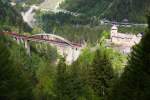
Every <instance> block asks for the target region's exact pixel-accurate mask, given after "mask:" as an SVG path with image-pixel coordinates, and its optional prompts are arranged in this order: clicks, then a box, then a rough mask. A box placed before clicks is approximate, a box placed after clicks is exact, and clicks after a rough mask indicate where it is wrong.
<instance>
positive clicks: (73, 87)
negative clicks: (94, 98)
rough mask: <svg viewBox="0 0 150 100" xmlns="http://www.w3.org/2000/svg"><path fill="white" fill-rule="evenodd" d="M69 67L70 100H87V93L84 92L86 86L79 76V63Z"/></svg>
mask: <svg viewBox="0 0 150 100" xmlns="http://www.w3.org/2000/svg"><path fill="white" fill-rule="evenodd" d="M69 67H71V68H70V75H69V82H68V86H69V91H70V94H69V97H70V99H71V100H78V99H79V98H87V97H86V94H87V93H88V91H86V84H85V82H84V81H83V79H81V76H80V71H79V70H80V68H79V61H76V62H74V63H73V64H72V65H71V66H69Z"/></svg>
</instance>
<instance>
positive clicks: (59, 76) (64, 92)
mask: <svg viewBox="0 0 150 100" xmlns="http://www.w3.org/2000/svg"><path fill="white" fill-rule="evenodd" d="M66 67H67V65H66V64H65V59H64V58H61V59H60V61H59V64H58V65H57V70H56V71H57V72H56V81H55V93H56V100H69V97H68V94H69V91H68V72H67V69H66Z"/></svg>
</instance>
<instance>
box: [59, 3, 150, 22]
mask: <svg viewBox="0 0 150 100" xmlns="http://www.w3.org/2000/svg"><path fill="white" fill-rule="evenodd" d="M149 6H150V3H149V0H142V1H141V0H124V1H122V0H65V2H64V3H62V4H61V7H62V8H64V9H67V10H69V11H73V12H77V13H81V14H85V15H88V16H97V17H101V18H107V19H110V20H116V21H122V20H123V19H125V18H127V19H129V21H130V22H146V18H145V11H147V10H149V9H150V8H149Z"/></svg>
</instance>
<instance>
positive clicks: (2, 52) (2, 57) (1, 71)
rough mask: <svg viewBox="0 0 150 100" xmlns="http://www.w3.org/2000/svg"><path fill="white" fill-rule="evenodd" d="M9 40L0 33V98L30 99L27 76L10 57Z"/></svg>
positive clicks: (8, 99)
mask: <svg viewBox="0 0 150 100" xmlns="http://www.w3.org/2000/svg"><path fill="white" fill-rule="evenodd" d="M10 44H11V43H10V42H8V41H6V38H5V37H4V36H2V35H0V98H1V99H2V100H31V99H32V93H31V87H30V83H29V81H28V78H26V77H25V75H24V74H23V71H22V70H21V69H20V67H21V66H16V64H15V62H13V60H12V59H10V55H11V54H10V51H9V46H10Z"/></svg>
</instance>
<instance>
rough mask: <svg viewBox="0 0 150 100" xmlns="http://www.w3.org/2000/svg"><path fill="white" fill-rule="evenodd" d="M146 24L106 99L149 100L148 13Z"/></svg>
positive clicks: (149, 18)
mask: <svg viewBox="0 0 150 100" xmlns="http://www.w3.org/2000/svg"><path fill="white" fill-rule="evenodd" d="M148 24H149V26H148V29H147V31H146V33H145V34H144V35H143V38H142V40H141V42H140V43H139V44H138V45H136V46H134V47H133V51H132V53H131V56H130V58H129V61H128V65H127V66H126V68H125V70H124V73H123V74H122V76H121V77H120V79H119V80H118V81H117V82H116V84H115V85H114V88H113V89H112V92H111V94H110V96H109V97H108V100H150V15H149V16H148Z"/></svg>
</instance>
